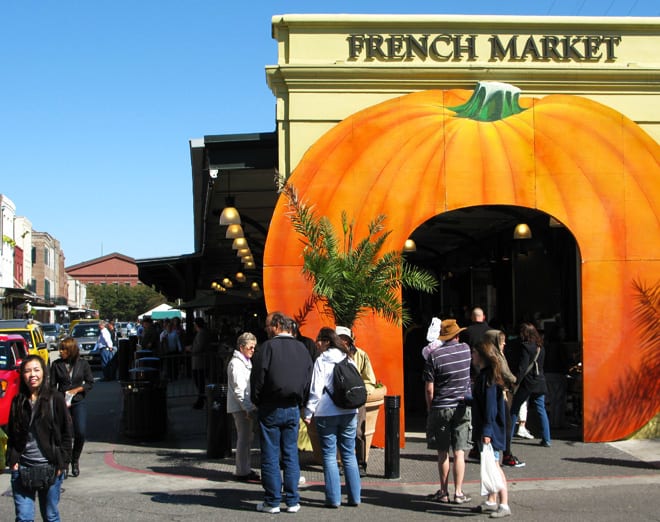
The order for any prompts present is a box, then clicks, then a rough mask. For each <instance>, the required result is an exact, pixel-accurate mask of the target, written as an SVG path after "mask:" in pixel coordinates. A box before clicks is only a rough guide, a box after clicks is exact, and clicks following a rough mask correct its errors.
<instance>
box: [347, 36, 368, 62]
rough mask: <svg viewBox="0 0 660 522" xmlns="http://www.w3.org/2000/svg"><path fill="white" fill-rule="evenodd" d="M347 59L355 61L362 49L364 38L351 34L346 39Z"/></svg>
mask: <svg viewBox="0 0 660 522" xmlns="http://www.w3.org/2000/svg"><path fill="white" fill-rule="evenodd" d="M347 40H348V59H349V60H357V57H358V56H360V53H361V52H362V51H363V49H364V36H363V35H361V34H352V35H350V36H349V37H348V38H347Z"/></svg>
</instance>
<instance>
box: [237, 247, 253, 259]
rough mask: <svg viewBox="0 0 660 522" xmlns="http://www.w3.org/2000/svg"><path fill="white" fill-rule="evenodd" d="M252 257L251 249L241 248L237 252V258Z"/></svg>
mask: <svg viewBox="0 0 660 522" xmlns="http://www.w3.org/2000/svg"><path fill="white" fill-rule="evenodd" d="M250 255H252V252H250V249H249V248H239V249H238V250H237V251H236V256H237V257H245V256H250Z"/></svg>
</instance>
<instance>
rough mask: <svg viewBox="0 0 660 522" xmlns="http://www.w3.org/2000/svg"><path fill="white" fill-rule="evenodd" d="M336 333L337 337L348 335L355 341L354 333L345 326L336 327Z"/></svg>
mask: <svg viewBox="0 0 660 522" xmlns="http://www.w3.org/2000/svg"><path fill="white" fill-rule="evenodd" d="M335 333H336V334H337V335H348V336H349V337H350V338H351V339H353V332H351V329H350V328H346V327H345V326H337V327H335Z"/></svg>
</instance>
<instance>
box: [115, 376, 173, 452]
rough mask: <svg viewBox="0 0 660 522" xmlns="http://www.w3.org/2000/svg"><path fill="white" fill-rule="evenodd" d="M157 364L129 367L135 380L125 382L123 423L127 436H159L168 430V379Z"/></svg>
mask: <svg viewBox="0 0 660 522" xmlns="http://www.w3.org/2000/svg"><path fill="white" fill-rule="evenodd" d="M159 373H160V372H159V371H158V370H157V369H155V368H133V369H132V370H129V374H130V376H131V380H129V381H124V382H122V383H121V387H122V395H123V411H122V427H123V434H124V435H125V436H126V437H129V438H132V439H139V440H145V441H146V440H159V439H162V438H163V437H164V436H165V435H166V433H167V383H166V382H161V381H160V379H159Z"/></svg>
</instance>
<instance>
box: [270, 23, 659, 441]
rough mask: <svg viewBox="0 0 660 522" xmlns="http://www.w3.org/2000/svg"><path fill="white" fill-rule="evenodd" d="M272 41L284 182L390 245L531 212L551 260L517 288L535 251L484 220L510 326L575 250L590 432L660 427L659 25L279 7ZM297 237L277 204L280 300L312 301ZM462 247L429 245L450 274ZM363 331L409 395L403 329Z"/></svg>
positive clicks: (275, 269) (279, 304)
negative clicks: (381, 224) (382, 230)
mask: <svg viewBox="0 0 660 522" xmlns="http://www.w3.org/2000/svg"><path fill="white" fill-rule="evenodd" d="M273 35H274V38H275V39H276V40H277V42H278V49H279V52H278V63H277V64H276V65H273V66H269V67H267V78H268V83H269V86H270V87H271V89H272V91H273V93H274V95H275V96H276V98H277V132H278V147H279V150H278V157H279V172H280V173H281V175H282V181H283V180H284V179H288V180H289V182H291V183H293V184H295V185H296V187H297V188H298V190H299V192H300V194H301V197H303V198H304V199H307V200H308V201H310V202H312V203H314V204H315V205H317V207H316V208H317V209H318V211H320V212H326V213H327V215H328V217H329V218H330V219H331V221H332V222H334V223H335V224H336V225H339V220H340V216H339V214H340V212H341V210H345V211H346V212H347V213H348V215H349V216H355V219H356V231H357V232H356V233H357V235H358V236H359V232H360V231H364V230H365V229H366V226H367V223H368V222H369V221H370V220H371V219H373V218H374V217H375V216H376V215H378V214H380V213H383V214H385V215H387V217H388V222H387V226H388V228H391V229H392V234H391V235H390V236H389V237H388V242H387V245H386V246H387V247H388V248H391V249H401V248H402V247H403V244H404V242H405V240H406V239H408V238H411V237H412V238H415V237H416V234H419V235H420V237H421V232H420V231H421V230H424V227H427V229H428V230H427V231H431V230H432V227H430V226H429V225H428V224H429V223H433V224H434V226H435V230H436V231H437V230H440V229H441V228H444V229H445V231H444V232H437V234H441V233H442V234H444V235H442V236H441V235H436V236H433V234H431V233H427V234H426V239H427V245H426V247H427V250H430V249H431V247H433V248H435V249H436V250H437V249H438V248H442V247H443V245H444V244H448V243H452V242H453V237H452V235H451V231H450V232H447V230H446V229H452V230H454V231H455V235H458V233H459V232H460V234H461V235H463V236H465V237H464V238H463V239H464V241H463V242H462V243H460V245H459V247H457V249H455V250H458V253H459V254H460V249H464V250H465V251H467V250H468V249H470V248H472V246H473V243H476V245H474V246H476V247H479V246H483V245H484V244H485V240H484V238H483V237H482V236H478V235H476V231H475V230H468V229H466V225H465V223H466V222H468V221H469V220H470V216H471V213H472V214H473V213H477V214H480V215H481V217H482V220H481V222H479V227H476V226H475V229H476V228H482V229H483V228H484V227H487V226H489V223H488V219H487V218H488V216H490V215H491V214H493V213H495V212H498V211H500V210H501V209H504V210H505V212H506V213H508V214H509V215H510V216H511V217H515V216H522V217H524V218H526V219H528V220H531V219H536V220H537V221H539V224H538V229H537V237H536V239H538V237H539V232H538V231H539V230H541V232H542V234H543V236H542V237H544V238H547V239H546V240H545V241H544V242H543V243H542V244H541V245H540V247H539V248H538V252H537V254H539V255H538V256H537V257H539V258H540V257H542V258H543V262H544V263H545V264H541V263H537V265H536V269H535V270H533V271H529V272H530V273H531V274H532V275H533V277H528V278H527V279H525V280H524V283H525V284H521V281H520V278H521V277H524V276H525V275H526V273H525V266H526V265H527V264H528V260H529V259H530V258H531V256H529V255H528V249H527V246H525V248H523V244H522V243H512V242H511V235H510V234H511V229H512V227H511V228H508V227H509V226H510V224H509V223H508V222H507V223H506V226H504V225H503V226H502V227H501V228H499V229H494V230H492V231H490V235H491V236H496V235H499V236H504V235H506V234H508V235H509V236H508V237H509V243H508V244H507V245H506V248H507V249H508V253H507V255H506V257H505V256H503V255H499V256H497V258H498V259H499V260H501V261H503V262H506V263H508V264H503V265H502V266H503V268H502V269H501V270H500V272H496V271H495V270H496V269H493V268H489V269H488V270H490V272H491V273H492V274H494V276H491V278H492V279H493V280H497V279H500V280H501V279H502V274H506V273H507V272H508V274H509V275H506V277H507V278H508V279H507V284H506V285H502V286H508V287H509V288H503V287H498V288H497V304H498V307H502V306H505V303H506V302H508V305H506V306H508V308H509V309H510V314H509V315H510V316H511V317H510V321H509V323H510V324H508V325H507V326H508V327H509V328H511V329H514V328H515V327H516V323H518V322H519V321H520V320H532V317H534V316H535V313H533V312H535V311H534V310H533V309H529V310H526V309H525V306H521V303H525V302H526V301H524V299H525V298H526V297H527V296H526V294H528V293H529V289H532V288H535V286H533V285H540V283H542V282H543V281H542V280H543V279H544V278H547V279H551V277H550V275H549V274H550V271H551V270H553V269H555V268H556V263H557V261H556V259H558V258H559V257H558V256H560V255H561V251H559V253H557V254H554V253H553V252H552V248H553V247H554V246H556V244H558V243H559V244H562V245H568V246H569V250H570V255H568V256H564V257H562V258H561V264H562V265H564V268H561V269H560V270H558V271H559V272H560V275H559V276H558V277H557V279H556V281H559V284H557V285H551V286H552V287H550V288H547V289H546V290H545V291H546V292H547V295H549V296H552V293H553V292H555V291H557V292H559V291H561V290H557V288H555V287H558V286H564V287H566V289H565V290H564V293H563V294H561V295H559V297H558V298H557V301H558V302H561V303H562V305H561V306H562V308H561V315H562V316H563V317H562V318H563V321H565V322H567V323H568V324H570V325H573V326H574V327H573V330H574V332H573V337H572V338H571V339H570V340H571V341H572V344H573V345H574V346H575V350H574V353H572V354H571V355H572V356H575V357H576V359H575V361H574V362H579V363H580V364H581V365H582V368H583V374H582V375H581V377H580V378H581V379H583V383H582V385H581V387H582V395H581V398H580V401H579V402H580V403H581V404H580V406H579V407H580V408H582V409H583V411H582V412H581V414H582V415H583V426H582V431H583V433H582V435H583V438H584V440H586V441H605V440H614V439H620V438H625V437H630V436H632V435H634V434H635V433H637V432H638V431H639V430H644V429H647V428H648V426H651V428H650V429H651V432H653V433H657V415H658V411H659V409H660V395H659V394H658V393H657V382H659V381H660V361H659V360H658V358H657V357H655V356H653V355H652V353H654V352H653V346H654V345H655V344H654V343H655V341H654V339H655V338H656V336H657V334H658V333H660V332H658V331H657V326H658V325H657V320H654V319H653V314H652V313H649V310H650V309H652V308H653V306H657V304H658V303H657V298H654V297H653V296H656V295H658V290H659V289H660V148H659V146H658V139H659V138H660V103H659V101H660V63H659V62H658V60H657V50H658V49H659V48H660V19H657V18H656V19H653V18H648V19H638V18H621V19H617V18H562V17H556V18H554V17H553V18H539V17H497V16H488V17H485V16H484V17H480V16H399V15H396V16H385V15H383V16H352V15H283V16H276V17H274V18H273ZM447 216H450V217H451V216H453V217H454V221H455V224H451V223H450V221H449V217H447ZM541 221H543V222H544V225H543V226H542V225H541V224H540V222H541ZM559 229H561V232H560V233H561V234H562V235H561V236H558V235H557V233H558V232H557V230H559ZM514 239H516V238H515V236H514ZM529 244H531V243H529ZM529 244H526V245H529ZM537 246H538V245H537ZM300 248H301V247H300V242H299V240H298V238H297V237H296V236H295V234H294V233H293V231H292V230H291V225H290V223H289V221H288V217H287V215H286V208H285V205H284V202H283V201H281V200H280V202H279V203H278V205H277V206H276V209H275V214H274V216H273V220H272V222H271V226H270V229H269V235H268V240H267V244H266V250H265V253H264V291H265V296H266V304H267V308H268V309H269V310H271V309H285V310H299V309H301V308H303V307H304V303H305V300H306V299H307V297H308V296H309V291H310V287H309V283H308V281H306V280H305V279H304V278H303V277H302V276H301V273H300V267H301V259H300ZM489 249H490V246H489ZM512 249H513V250H512ZM494 250H495V249H493V251H494ZM548 252H550V253H548ZM491 254H492V252H484V253H483V254H481V258H482V259H487V258H489V257H491ZM452 255H454V254H453V252H451V251H449V250H446V251H443V252H442V254H441V255H440V254H437V255H436V260H435V263H436V264H437V266H438V269H437V271H436V273H437V274H438V276H440V275H442V278H443V280H444V278H445V276H447V277H451V274H452V273H453V272H452V271H451V270H446V269H443V263H445V262H446V259H447V258H449V257H451V256H452ZM553 256H554V257H553ZM456 257H460V256H458V255H457V256H456ZM474 259H477V258H476V257H474ZM495 261H497V259H493V262H495ZM553 262H554V263H555V265H553ZM494 266H495V265H494ZM539 267H543V268H539ZM470 269H471V268H470ZM474 273H475V272H474V271H471V278H470V279H469V281H467V282H466V284H465V285H464V286H474V284H475V281H476V279H475V276H474ZM566 280H568V282H567V281H566ZM282 281H286V285H285V287H284V286H283V285H282V284H281V282H282ZM496 285H497V283H496V282H495V283H492V284H491V287H490V288H489V286H488V285H487V284H484V285H483V286H484V290H483V294H484V295H490V294H491V293H493V292H491V290H492V288H493V287H495V286H496ZM442 288H444V286H443V287H442ZM526 289H527V290H528V291H527V292H525V290H526ZM449 290H453V291H456V288H455V287H454V288H449ZM471 290H472V289H471ZM654 299H655V300H654ZM569 301H570V302H569ZM465 304H468V303H465ZM443 310H444V309H443ZM511 310H512V311H511ZM429 311H430V310H429ZM453 313H454V314H457V313H458V312H457V311H456V310H454V312H453ZM455 316H456V315H455ZM459 319H461V321H465V319H464V318H463V317H462V316H460V317H459ZM305 320H306V323H305V325H306V328H308V329H309V330H308V331H311V332H313V331H314V330H315V329H317V328H318V327H320V326H321V325H324V324H328V321H329V319H328V317H327V316H325V315H324V314H323V313H322V312H320V311H318V310H312V311H311V312H310V313H309V314H308V315H307V316H306V318H305ZM604 325H607V327H604ZM558 329H560V327H559V326H558ZM355 331H356V333H357V336H358V338H361V339H364V340H365V344H366V343H369V344H370V345H371V346H374V347H377V348H375V349H374V350H373V351H369V353H370V357H371V359H372V362H373V363H374V367H375V369H376V373H377V375H378V376H379V378H380V379H382V380H383V382H385V383H386V384H387V385H388V389H389V393H392V394H395V395H402V396H403V395H404V366H405V365H404V347H403V346H402V338H401V337H402V336H401V330H400V328H398V327H395V326H393V325H391V324H388V323H386V322H385V321H383V320H381V319H379V318H377V317H373V316H369V317H367V318H365V320H363V321H362V322H361V323H360V324H357V325H356V326H355ZM510 331H511V330H510ZM513 333H515V332H513ZM631 383H634V385H633V386H631V385H630V384H631ZM376 440H378V437H377V438H376Z"/></svg>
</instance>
